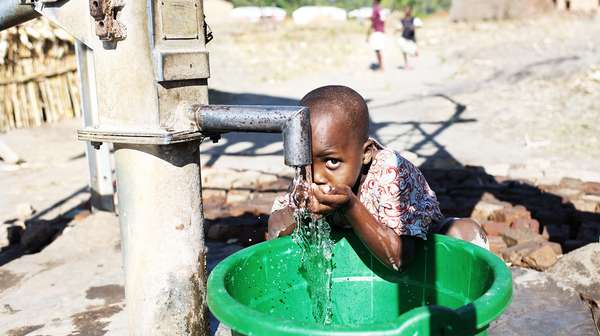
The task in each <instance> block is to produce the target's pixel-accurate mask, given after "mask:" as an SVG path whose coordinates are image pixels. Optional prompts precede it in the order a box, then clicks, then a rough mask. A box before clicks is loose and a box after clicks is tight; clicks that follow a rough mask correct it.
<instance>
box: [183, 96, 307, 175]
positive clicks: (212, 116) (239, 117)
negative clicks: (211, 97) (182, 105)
mask: <svg viewBox="0 0 600 336" xmlns="http://www.w3.org/2000/svg"><path fill="white" fill-rule="evenodd" d="M192 108H193V111H194V116H193V117H194V120H195V122H196V125H197V127H198V128H199V129H200V130H201V132H202V134H204V135H206V136H211V135H216V134H221V133H226V132H259V133H283V156H284V162H285V164H286V165H288V166H291V167H300V166H306V165H310V164H311V163H312V154H311V138H310V136H311V130H310V115H309V110H308V108H306V107H303V106H261V105H196V106H193V107H192Z"/></svg>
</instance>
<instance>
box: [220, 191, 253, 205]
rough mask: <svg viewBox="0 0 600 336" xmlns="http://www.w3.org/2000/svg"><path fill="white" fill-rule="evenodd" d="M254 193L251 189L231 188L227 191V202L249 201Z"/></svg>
mask: <svg viewBox="0 0 600 336" xmlns="http://www.w3.org/2000/svg"><path fill="white" fill-rule="evenodd" d="M251 195H252V193H251V192H250V191H249V190H230V191H229V192H228V193H227V200H226V203H227V204H235V203H241V202H247V201H249V200H250V198H251Z"/></svg>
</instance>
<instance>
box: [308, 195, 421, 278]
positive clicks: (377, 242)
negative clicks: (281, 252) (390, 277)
mask: <svg viewBox="0 0 600 336" xmlns="http://www.w3.org/2000/svg"><path fill="white" fill-rule="evenodd" d="M313 192H314V195H315V199H316V201H317V202H318V204H313V206H312V208H313V211H314V212H317V213H326V212H329V211H332V210H334V209H336V208H341V209H342V210H343V213H344V216H345V217H346V219H347V220H348V222H350V224H351V225H352V228H353V229H354V232H356V234H357V235H358V236H359V237H360V239H361V240H362V242H363V243H364V244H365V245H366V246H367V248H368V249H369V250H370V251H371V253H373V254H374V255H375V256H376V257H377V259H379V261H381V262H382V263H383V264H385V265H386V266H388V267H389V268H391V269H394V270H399V269H400V268H401V267H403V266H406V264H407V263H408V262H409V261H410V260H411V259H412V257H413V256H414V249H415V239H419V238H416V237H410V236H398V235H397V234H396V233H395V232H394V231H393V230H392V229H390V228H389V227H387V226H386V225H382V224H381V223H379V221H378V220H377V219H375V217H373V215H371V213H370V212H369V210H367V208H365V206H364V205H363V204H362V203H361V202H360V200H359V199H358V197H357V196H356V195H355V194H354V193H353V192H352V190H351V189H350V188H349V187H347V186H341V187H337V188H334V189H333V190H332V191H331V192H330V193H327V194H326V193H324V192H322V191H321V190H320V189H319V188H313Z"/></svg>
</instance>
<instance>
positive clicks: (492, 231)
mask: <svg viewBox="0 0 600 336" xmlns="http://www.w3.org/2000/svg"><path fill="white" fill-rule="evenodd" d="M481 226H482V227H483V230H484V231H485V233H486V234H487V235H488V237H489V236H499V235H501V234H502V233H503V232H504V230H506V229H508V228H509V226H508V224H506V223H500V222H493V221H485V222H483V224H481ZM500 239H502V238H500ZM505 245H506V244H505Z"/></svg>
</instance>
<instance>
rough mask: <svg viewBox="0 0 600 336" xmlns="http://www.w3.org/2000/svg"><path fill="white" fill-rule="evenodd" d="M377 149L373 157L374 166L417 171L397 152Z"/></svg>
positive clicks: (383, 148) (383, 147)
mask: <svg viewBox="0 0 600 336" xmlns="http://www.w3.org/2000/svg"><path fill="white" fill-rule="evenodd" d="M378 149H379V150H378V151H377V153H376V154H375V157H374V163H375V164H376V165H380V166H383V167H399V168H400V167H404V168H407V169H410V170H417V171H418V168H417V167H416V166H415V165H413V164H412V162H410V161H409V160H408V159H406V158H405V157H403V156H402V155H401V154H400V152H399V151H396V150H394V149H392V148H389V147H385V146H380V147H379V148H378Z"/></svg>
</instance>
